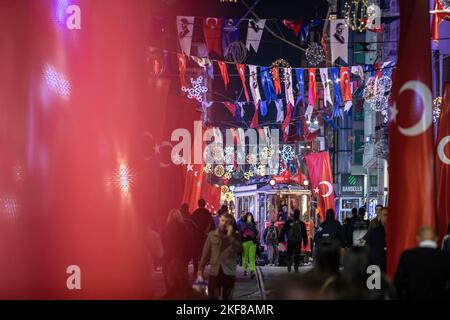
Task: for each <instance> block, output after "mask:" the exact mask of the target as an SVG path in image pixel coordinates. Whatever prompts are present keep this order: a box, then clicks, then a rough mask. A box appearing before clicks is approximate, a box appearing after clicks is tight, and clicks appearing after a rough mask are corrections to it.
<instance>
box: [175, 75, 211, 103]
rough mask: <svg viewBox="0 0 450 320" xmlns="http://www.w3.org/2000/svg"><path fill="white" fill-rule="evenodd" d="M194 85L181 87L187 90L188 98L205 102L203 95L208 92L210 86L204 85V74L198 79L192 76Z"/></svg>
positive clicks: (182, 89) (184, 90)
mask: <svg viewBox="0 0 450 320" xmlns="http://www.w3.org/2000/svg"><path fill="white" fill-rule="evenodd" d="M191 84H192V87H191V88H189V87H185V86H183V87H181V91H183V92H187V97H188V99H192V100H197V101H198V102H203V95H204V94H205V93H206V92H208V87H206V86H204V85H203V76H199V77H198V78H197V79H194V78H191Z"/></svg>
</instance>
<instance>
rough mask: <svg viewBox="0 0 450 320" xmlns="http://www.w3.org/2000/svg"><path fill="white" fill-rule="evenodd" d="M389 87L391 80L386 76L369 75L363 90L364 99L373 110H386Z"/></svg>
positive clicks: (390, 86)
mask: <svg viewBox="0 0 450 320" xmlns="http://www.w3.org/2000/svg"><path fill="white" fill-rule="evenodd" d="M391 89H392V80H391V79H390V78H389V77H388V76H381V77H377V76H373V77H370V78H368V79H367V81H366V85H365V88H364V91H363V98H364V101H365V102H366V103H368V104H369V106H370V107H371V108H372V109H373V110H375V111H383V110H386V109H387V108H388V101H389V95H390V93H391Z"/></svg>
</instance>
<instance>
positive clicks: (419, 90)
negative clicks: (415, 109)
mask: <svg viewBox="0 0 450 320" xmlns="http://www.w3.org/2000/svg"><path fill="white" fill-rule="evenodd" d="M406 90H411V91H414V92H415V93H416V94H417V95H419V96H420V98H421V99H422V102H423V111H422V116H421V117H420V120H419V121H418V122H417V123H416V124H415V125H413V126H411V127H408V128H403V127H400V126H398V130H399V131H400V132H401V133H402V134H403V135H405V136H409V137H412V136H417V135H419V134H421V133H423V132H425V131H427V129H428V128H429V127H430V125H431V124H432V123H433V109H432V108H433V99H432V95H431V91H430V89H429V88H428V86H427V85H425V84H424V83H423V82H421V81H416V80H411V81H408V82H406V83H405V84H404V85H403V86H402V87H401V89H400V91H399V92H398V95H399V96H400V95H401V94H402V93H403V92H404V91H406ZM394 108H396V103H394Z"/></svg>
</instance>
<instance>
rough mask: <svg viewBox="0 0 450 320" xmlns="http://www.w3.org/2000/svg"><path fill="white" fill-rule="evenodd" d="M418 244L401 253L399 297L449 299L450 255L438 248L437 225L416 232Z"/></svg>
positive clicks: (396, 277) (398, 267) (396, 275)
mask: <svg viewBox="0 0 450 320" xmlns="http://www.w3.org/2000/svg"><path fill="white" fill-rule="evenodd" d="M417 242H418V243H419V247H418V248H415V249H411V250H406V251H405V252H403V254H402V255H401V256H400V260H399V262H398V266H397V272H396V274H395V277H394V284H395V287H396V289H397V294H398V297H399V298H400V299H408V300H436V299H449V298H450V296H449V284H450V258H449V257H448V256H447V255H446V254H445V253H443V252H442V251H441V250H439V249H438V245H437V237H436V233H435V231H434V229H432V228H429V227H422V228H420V229H419V231H418V232H417Z"/></svg>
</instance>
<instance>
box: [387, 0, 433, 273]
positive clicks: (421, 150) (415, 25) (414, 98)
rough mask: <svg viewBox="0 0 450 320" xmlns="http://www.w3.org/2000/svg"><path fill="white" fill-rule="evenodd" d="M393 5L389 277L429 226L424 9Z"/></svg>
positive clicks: (413, 0) (410, 0) (410, 1)
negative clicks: (395, 44) (396, 16)
mask: <svg viewBox="0 0 450 320" xmlns="http://www.w3.org/2000/svg"><path fill="white" fill-rule="evenodd" d="M399 4H400V16H401V19H400V30H401V33H400V42H399V52H398V69H397V70H396V71H397V73H396V74H395V81H394V88H393V98H394V105H393V107H392V109H391V123H390V135H389V137H390V146H389V148H390V150H389V151H390V152H389V156H390V157H389V218H388V225H387V259H388V261H387V263H388V265H387V268H388V273H389V274H390V275H393V274H394V273H395V270H396V267H397V262H398V259H399V257H400V254H401V253H402V252H403V251H404V250H406V249H409V248H411V247H414V246H415V245H416V232H417V229H418V228H419V227H421V226H432V227H434V226H435V192H434V187H435V180H434V143H433V127H432V122H433V116H432V94H431V90H430V88H431V55H430V52H431V49H430V29H429V28H428V25H429V8H428V2H427V1H422V0H407V1H406V0H400V2H399ZM417 48H420V50H418V49H417ZM418 61H420V62H421V63H417V62H418Z"/></svg>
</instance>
